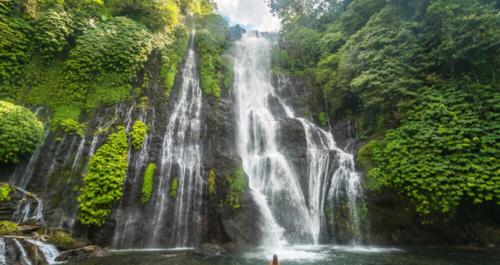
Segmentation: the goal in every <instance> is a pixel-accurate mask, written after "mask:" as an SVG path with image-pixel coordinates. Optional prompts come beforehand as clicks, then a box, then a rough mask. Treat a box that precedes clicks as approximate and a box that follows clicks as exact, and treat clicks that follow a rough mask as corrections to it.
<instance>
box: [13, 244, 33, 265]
mask: <svg viewBox="0 0 500 265" xmlns="http://www.w3.org/2000/svg"><path fill="white" fill-rule="evenodd" d="M13 240H14V243H15V244H16V246H17V248H18V249H19V251H20V252H21V257H22V258H23V261H24V262H25V263H26V265H31V261H30V260H29V259H28V254H26V250H24V247H23V245H22V244H21V242H19V240H17V238H14V239H13Z"/></svg>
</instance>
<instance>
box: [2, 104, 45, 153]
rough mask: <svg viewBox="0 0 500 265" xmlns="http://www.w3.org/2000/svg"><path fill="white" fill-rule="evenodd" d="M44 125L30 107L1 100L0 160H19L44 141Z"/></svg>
mask: <svg viewBox="0 0 500 265" xmlns="http://www.w3.org/2000/svg"><path fill="white" fill-rule="evenodd" d="M44 137H45V133H44V131H43V125H42V123H41V122H39V121H38V120H37V118H36V116H35V114H33V113H32V112H31V111H30V110H29V109H26V108H23V107H21V106H17V105H14V104H12V103H8V102H4V101H0V161H3V162H6V163H7V162H9V161H10V162H14V163H16V162H18V161H19V157H20V156H22V155H25V154H28V153H33V152H34V151H35V148H36V147H37V146H38V145H39V144H41V143H43V138H44Z"/></svg>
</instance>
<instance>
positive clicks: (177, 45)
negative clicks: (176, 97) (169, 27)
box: [161, 25, 189, 98]
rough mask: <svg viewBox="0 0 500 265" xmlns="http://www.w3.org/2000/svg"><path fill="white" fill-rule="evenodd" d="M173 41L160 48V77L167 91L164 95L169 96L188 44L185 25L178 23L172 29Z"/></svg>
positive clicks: (187, 33)
mask: <svg viewBox="0 0 500 265" xmlns="http://www.w3.org/2000/svg"><path fill="white" fill-rule="evenodd" d="M173 37H174V38H175V39H174V41H173V42H172V43H171V44H170V45H167V46H166V47H165V48H164V49H163V50H162V57H161V58H162V65H161V77H162V78H163V82H164V85H165V87H166V88H167V91H166V92H165V95H166V96H167V98H168V97H170V91H171V90H172V87H174V81H175V77H176V76H177V73H178V72H179V66H180V65H181V63H182V58H183V57H184V55H185V54H186V51H187V48H188V44H189V32H188V29H187V27H186V26H184V25H180V26H178V27H176V28H175V29H174V31H173Z"/></svg>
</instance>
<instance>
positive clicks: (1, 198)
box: [0, 183, 16, 202]
mask: <svg viewBox="0 0 500 265" xmlns="http://www.w3.org/2000/svg"><path fill="white" fill-rule="evenodd" d="M15 191H16V189H15V188H14V187H11V186H10V185H9V184H7V183H0V202H5V201H10V196H9V194H10V193H11V192H15Z"/></svg>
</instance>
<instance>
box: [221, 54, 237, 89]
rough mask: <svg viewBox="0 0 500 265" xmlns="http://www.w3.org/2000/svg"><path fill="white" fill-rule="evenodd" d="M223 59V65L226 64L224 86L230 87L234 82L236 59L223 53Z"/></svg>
mask: <svg viewBox="0 0 500 265" xmlns="http://www.w3.org/2000/svg"><path fill="white" fill-rule="evenodd" d="M221 59H222V66H224V88H225V89H229V88H230V87H231V85H232V84H233V78H234V62H233V60H234V59H233V57H232V56H231V55H228V54H224V55H222V57H221Z"/></svg>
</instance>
